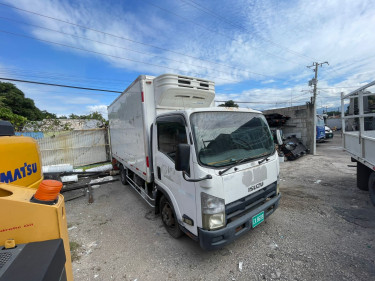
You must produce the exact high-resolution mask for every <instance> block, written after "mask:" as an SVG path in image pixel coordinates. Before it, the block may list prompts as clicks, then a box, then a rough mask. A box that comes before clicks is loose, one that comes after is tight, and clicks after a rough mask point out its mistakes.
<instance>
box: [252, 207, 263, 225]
mask: <svg viewBox="0 0 375 281" xmlns="http://www.w3.org/2000/svg"><path fill="white" fill-rule="evenodd" d="M262 221H264V211H263V212H260V213H259V214H257V215H256V216H253V218H252V223H253V228H254V227H256V226H257V225H258V224H260V223H261V222H262Z"/></svg>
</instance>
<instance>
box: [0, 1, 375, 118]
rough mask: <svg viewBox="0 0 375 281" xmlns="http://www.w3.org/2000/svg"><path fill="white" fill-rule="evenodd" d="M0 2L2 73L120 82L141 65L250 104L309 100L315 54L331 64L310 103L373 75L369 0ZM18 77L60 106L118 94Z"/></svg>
mask: <svg viewBox="0 0 375 281" xmlns="http://www.w3.org/2000/svg"><path fill="white" fill-rule="evenodd" d="M0 3H2V4H0V77H10V78H16V79H24V80H35V81H42V82H51V83H61V84H68V85H75V86H83V87H92V88H103V89H111V90H118V91H122V90H124V89H125V88H126V87H127V86H128V85H129V84H130V83H131V82H132V81H133V80H134V79H135V78H136V77H137V76H138V75H140V74H148V75H155V76H157V75H160V74H163V73H178V74H184V75H191V76H196V77H201V78H206V79H209V80H213V81H215V83H216V93H217V94H216V100H228V99H232V100H236V101H247V102H254V103H253V104H241V106H244V107H250V108H255V109H266V108H274V107H280V106H287V105H290V104H292V105H297V104H304V103H305V102H306V101H308V100H309V98H310V96H311V92H309V90H311V88H310V87H308V85H307V84H308V81H309V80H310V79H311V78H312V77H313V72H312V71H311V70H310V69H308V68H307V67H306V66H307V65H311V64H312V62H314V61H318V62H324V61H328V62H329V64H330V65H329V66H327V65H324V66H323V67H322V68H320V69H319V84H318V87H319V88H320V90H319V95H318V107H320V106H323V107H326V106H327V107H338V106H339V103H340V101H339V93H340V92H345V93H348V92H350V91H351V90H354V89H355V88H356V87H359V86H362V85H364V84H366V83H367V82H370V81H372V80H374V77H375V68H374V67H373V66H374V63H375V48H374V45H375V44H374V43H375V37H374V36H373V27H374V26H375V17H374V14H375V3H374V2H373V1H370V0H369V1H365V0H357V1H343V0H331V1H311V0H310V1H307V0H299V1H269V0H263V1H254V0H252V1H250V0H249V1H243V0H238V1H199V0H174V1H169V0H165V1H152V0H138V1H125V0H122V1H121V0H112V1H99V0H90V1H89V0H81V1H56V0H43V1H42V0H34V1H28V0H12V1H9V0H0ZM3 4H6V5H10V6H13V7H17V8H19V9H14V8H11V7H9V6H6V5H3ZM20 9H22V10H20ZM52 18H54V19H52ZM56 19H58V20H56ZM15 84H16V85H17V86H18V87H19V88H20V89H22V90H23V91H24V92H25V94H26V96H27V97H30V98H32V99H34V100H35V103H36V105H37V106H38V107H39V108H40V109H42V110H48V111H49V112H53V113H56V114H58V115H68V114H70V113H75V114H86V113H89V112H92V111H96V110H97V111H100V112H102V113H103V114H106V106H107V105H109V104H110V103H111V102H112V101H113V100H114V99H115V98H116V96H117V94H114V93H103V92H89V91H82V90H69V89H64V88H56V87H46V86H39V85H31V84H24V83H18V82H17V83H15Z"/></svg>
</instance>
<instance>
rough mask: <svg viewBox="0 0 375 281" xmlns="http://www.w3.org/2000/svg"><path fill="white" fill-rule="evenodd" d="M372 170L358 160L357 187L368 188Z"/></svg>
mask: <svg viewBox="0 0 375 281" xmlns="http://www.w3.org/2000/svg"><path fill="white" fill-rule="evenodd" d="M370 173H371V170H370V168H368V167H367V166H366V165H363V164H362V163H361V162H357V187H358V188H359V189H360V190H368V183H369V177H370Z"/></svg>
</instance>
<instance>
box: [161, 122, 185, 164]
mask: <svg viewBox="0 0 375 281" xmlns="http://www.w3.org/2000/svg"><path fill="white" fill-rule="evenodd" d="M164 119H165V118H164ZM181 119H182V117H181ZM157 131H158V150H159V151H160V152H162V153H164V154H166V155H167V156H168V157H169V158H170V159H171V160H172V161H173V162H174V161H175V156H176V150H177V145H178V144H180V143H187V136H186V129H185V125H184V124H183V123H182V122H181V121H179V120H170V121H168V120H161V121H159V122H158V121H157Z"/></svg>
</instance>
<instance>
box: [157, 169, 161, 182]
mask: <svg viewBox="0 0 375 281" xmlns="http://www.w3.org/2000/svg"><path fill="white" fill-rule="evenodd" d="M157 170H158V179H159V180H161V169H160V167H159V166H158V167H157Z"/></svg>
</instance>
